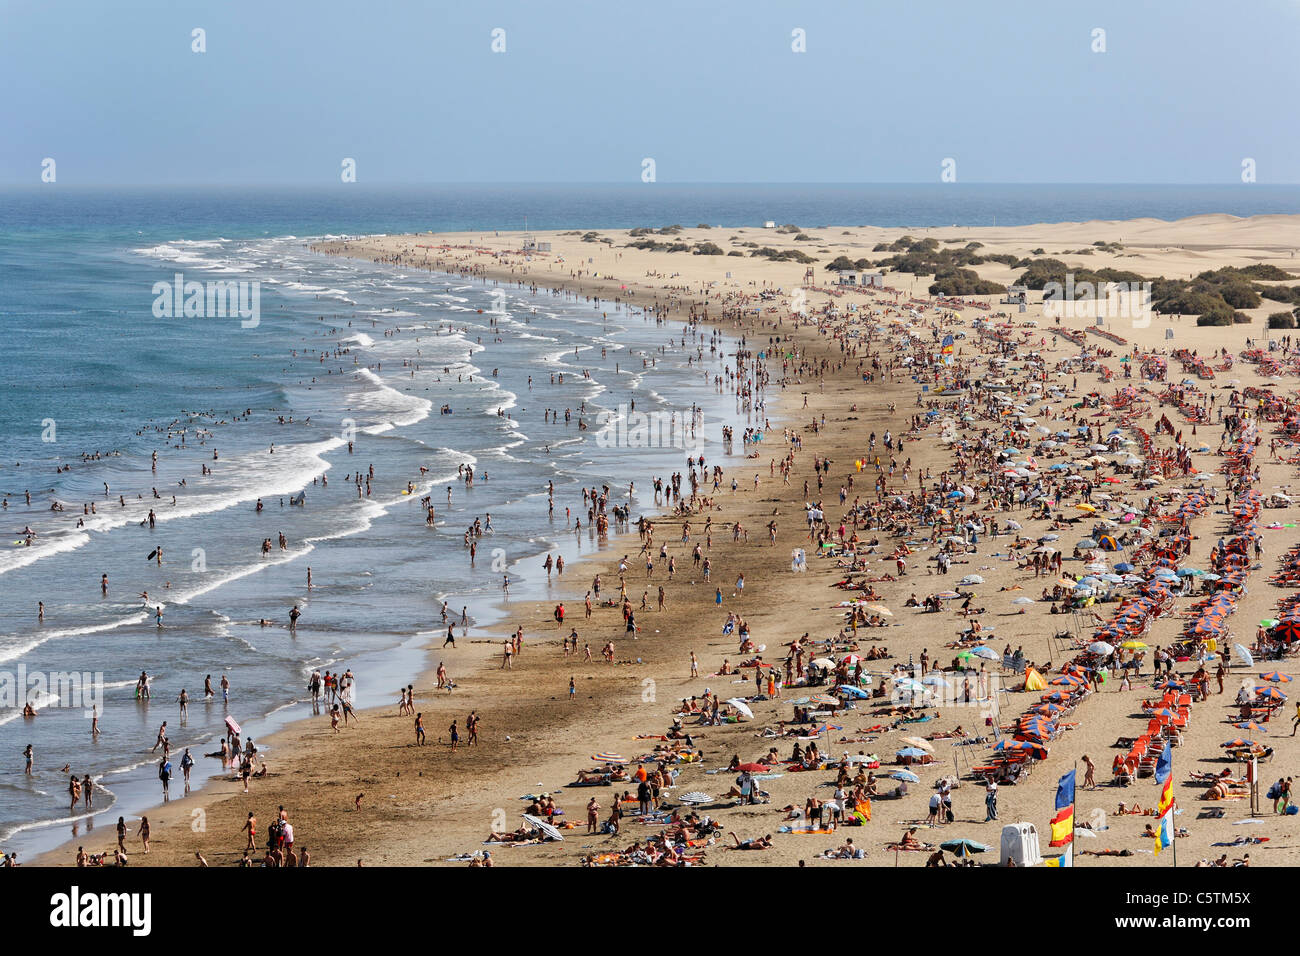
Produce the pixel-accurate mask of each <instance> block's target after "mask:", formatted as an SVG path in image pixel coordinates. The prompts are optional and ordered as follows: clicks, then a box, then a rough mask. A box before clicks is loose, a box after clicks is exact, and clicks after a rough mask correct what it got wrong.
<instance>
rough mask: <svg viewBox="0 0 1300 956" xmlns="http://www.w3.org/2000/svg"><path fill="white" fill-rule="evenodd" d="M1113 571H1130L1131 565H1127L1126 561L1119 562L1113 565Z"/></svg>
mask: <svg viewBox="0 0 1300 956" xmlns="http://www.w3.org/2000/svg"><path fill="white" fill-rule="evenodd" d="M1115 570H1116V571H1121V572H1127V571H1132V570H1133V565H1131V564H1129V563H1128V562H1127V561H1121V562H1120V563H1119V564H1117V565H1115Z"/></svg>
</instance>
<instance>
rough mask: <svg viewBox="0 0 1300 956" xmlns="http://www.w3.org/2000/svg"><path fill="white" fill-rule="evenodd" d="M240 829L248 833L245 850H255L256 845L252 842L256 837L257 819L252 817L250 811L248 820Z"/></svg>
mask: <svg viewBox="0 0 1300 956" xmlns="http://www.w3.org/2000/svg"><path fill="white" fill-rule="evenodd" d="M240 829H241V830H247V831H248V847H247V849H249V850H256V849H257V844H256V843H255V842H253V841H254V838H255V837H256V836H257V817H255V816H253V812H252V811H251V810H250V811H249V813H248V819H247V820H245V821H244V825H243V826H242V827H240Z"/></svg>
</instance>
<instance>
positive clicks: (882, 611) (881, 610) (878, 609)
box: [862, 604, 894, 617]
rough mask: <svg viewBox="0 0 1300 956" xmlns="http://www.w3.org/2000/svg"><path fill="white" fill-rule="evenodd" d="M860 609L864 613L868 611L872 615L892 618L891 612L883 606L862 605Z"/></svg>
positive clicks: (892, 613)
mask: <svg viewBox="0 0 1300 956" xmlns="http://www.w3.org/2000/svg"><path fill="white" fill-rule="evenodd" d="M862 609H863V610H864V611H870V612H871V613H872V614H879V615H880V616H881V617H893V616H894V612H893V611H891V610H890V609H889V608H887V607H885V606H884V605H883V604H864V605H862Z"/></svg>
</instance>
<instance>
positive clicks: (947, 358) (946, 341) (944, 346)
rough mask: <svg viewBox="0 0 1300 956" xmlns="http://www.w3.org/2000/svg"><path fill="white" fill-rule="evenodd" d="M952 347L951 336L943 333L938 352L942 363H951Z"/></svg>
mask: <svg viewBox="0 0 1300 956" xmlns="http://www.w3.org/2000/svg"><path fill="white" fill-rule="evenodd" d="M953 347H954V343H953V337H952V336H951V335H945V336H944V337H943V342H941V343H940V344H939V354H940V355H942V356H943V364H944V365H951V364H952V353H953Z"/></svg>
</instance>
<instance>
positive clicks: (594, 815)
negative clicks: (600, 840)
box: [587, 797, 600, 833]
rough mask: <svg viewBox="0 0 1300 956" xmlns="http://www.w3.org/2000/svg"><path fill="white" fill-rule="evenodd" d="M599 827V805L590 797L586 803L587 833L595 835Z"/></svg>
mask: <svg viewBox="0 0 1300 956" xmlns="http://www.w3.org/2000/svg"><path fill="white" fill-rule="evenodd" d="M599 825H600V804H599V803H597V802H596V798H595V797H592V798H591V800H589V801H588V802H587V832H588V833H595V832H596V830H597V828H598V827H599Z"/></svg>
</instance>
